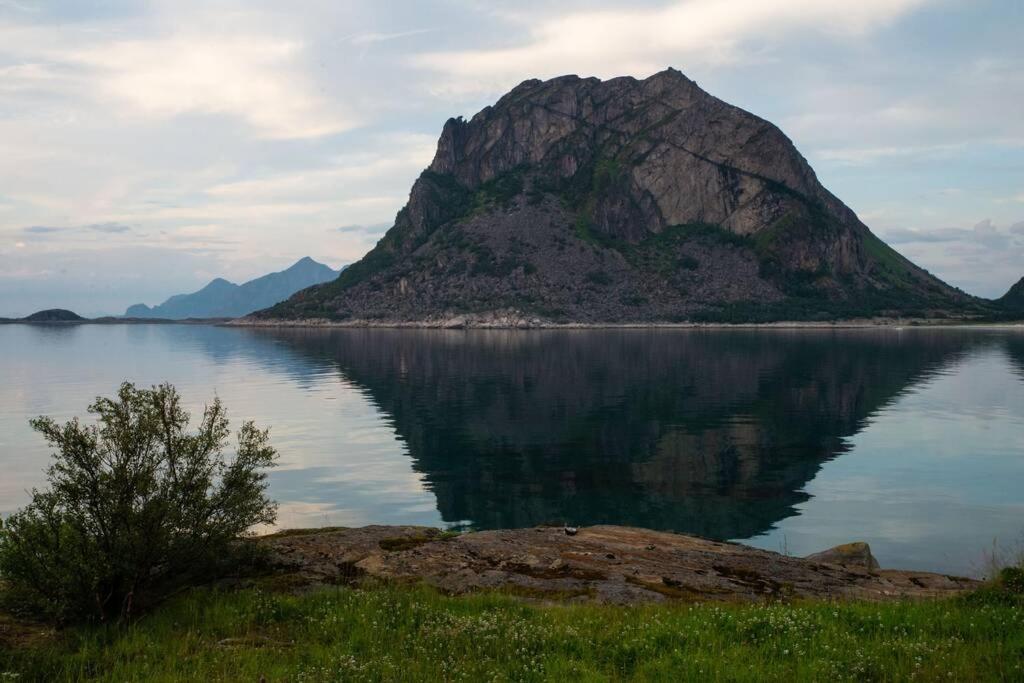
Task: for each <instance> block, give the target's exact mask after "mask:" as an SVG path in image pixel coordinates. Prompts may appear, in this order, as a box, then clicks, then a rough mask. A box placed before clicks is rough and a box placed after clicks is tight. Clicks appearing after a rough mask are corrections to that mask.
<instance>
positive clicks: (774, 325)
mask: <svg viewBox="0 0 1024 683" xmlns="http://www.w3.org/2000/svg"><path fill="white" fill-rule="evenodd" d="M223 324H225V325H228V326H232V327H272V328H273V327H319V328H382V329H403V328H404V329H441V330H463V329H482V330H523V329H528V330H529V329H557V330H605V329H864V328H879V327H885V328H894V327H927V328H930V329H940V328H963V327H970V328H971V329H1013V328H1022V327H1024V323H1022V322H986V321H978V320H972V319H970V318H963V319H950V318H854V319H837V320H825V321H800V320H795V321H777V322H763V323H707V322H675V323H673V322H635V323H616V322H609V323H588V322H554V321H551V320H547V319H543V318H539V317H535V316H529V315H519V314H516V313H479V314H466V315H452V316H437V317H432V318H425V319H422V320H408V321H393V320H379V319H362V318H350V319H346V320H333V319H329V318H295V319H286V318H280V319H277V318H255V317H252V316H250V317H245V318H237V319H235V320H231V321H227V322H225V323H223Z"/></svg>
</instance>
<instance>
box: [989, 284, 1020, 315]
mask: <svg viewBox="0 0 1024 683" xmlns="http://www.w3.org/2000/svg"><path fill="white" fill-rule="evenodd" d="M996 303H998V304H999V306H1000V307H1001V308H1002V309H1003V310H1005V311H1008V312H1011V313H1024V277H1022V278H1021V279H1020V280H1018V281H1017V284H1015V285H1014V286H1013V287H1010V291H1008V292H1007V293H1006V294H1004V295H1003V296H1002V297H1000V298H999V299H997V300H996Z"/></svg>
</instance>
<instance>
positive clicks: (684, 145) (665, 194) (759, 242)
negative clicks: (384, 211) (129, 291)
mask: <svg viewBox="0 0 1024 683" xmlns="http://www.w3.org/2000/svg"><path fill="white" fill-rule="evenodd" d="M989 308H991V302H986V301H983V300H980V299H975V298H973V297H970V296H968V295H966V294H964V293H963V292H961V291H959V290H957V289H954V288H952V287H950V286H949V285H946V284H945V283H943V282H942V281H940V280H938V279H937V278H935V277H933V276H932V275H930V274H929V273H927V272H926V271H924V270H922V269H921V268H918V267H917V266H915V265H914V264H913V263H911V262H910V261H908V260H907V259H906V258H904V257H903V256H901V255H900V254H898V253H897V252H896V251H894V250H893V249H891V248H890V247H889V246H888V245H886V244H885V243H884V242H882V241H881V240H880V239H879V238H877V237H876V236H875V235H874V234H872V232H871V231H870V230H869V229H868V228H867V226H865V225H864V224H863V223H862V222H861V221H860V220H859V219H858V218H857V216H856V215H855V214H854V212H853V211H851V210H850V209H849V208H847V207H846V206H845V205H844V204H843V203H842V202H841V201H840V200H839V199H837V198H836V197H835V196H833V195H832V194H831V193H830V192H829V191H828V190H826V189H825V188H824V187H823V186H822V185H821V183H820V182H819V181H818V179H817V177H816V176H815V174H814V171H813V170H812V169H811V167H810V166H809V165H808V163H807V161H806V160H805V159H804V158H803V157H802V156H801V155H800V153H799V152H798V151H797V150H796V148H795V147H794V146H793V143H792V142H791V141H790V140H789V138H787V137H786V136H785V135H784V134H783V133H782V131H780V130H779V129H778V128H777V127H775V126H774V125H772V124H771V123H769V122H768V121H765V120H764V119H761V118H758V117H757V116H754V115H753V114H750V113H748V112H746V111H743V110H742V109H739V108H737V107H734V106H731V105H729V104H726V103H725V102H722V101H721V100H718V99H716V98H715V97H712V96H711V95H709V94H708V93H706V92H704V91H703V90H701V89H700V88H699V87H698V86H697V84H696V83H694V82H693V81H691V80H689V79H688V78H686V77H685V76H684V75H683V74H682V73H680V72H678V71H676V70H673V69H668V70H666V71H663V72H661V73H658V74H655V75H653V76H651V77H649V78H647V79H644V80H636V79H634V78H615V79H611V80H607V81H601V80H598V79H596V78H578V77H576V76H564V77H560V78H555V79H552V80H548V81H539V80H530V81H526V82H524V83H522V84H520V85H519V86H517V87H516V88H515V89H513V90H512V91H511V92H509V93H508V94H507V95H505V96H504V97H502V98H501V99H500V100H499V101H498V102H497V103H496V104H495V105H494V106H490V107H486V108H484V109H483V110H482V111H480V112H479V113H478V114H476V115H475V116H474V117H473V118H472V119H471V120H469V121H465V120H463V119H461V118H458V119H450V120H449V121H448V122H447V123H446V124H445V126H444V130H443V132H442V133H441V138H440V140H439V142H438V146H437V153H436V155H435V157H434V160H433V162H432V163H431V164H430V166H429V168H427V169H426V170H425V171H424V172H423V173H422V174H421V175H420V177H419V178H418V179H417V180H416V182H415V183H414V185H413V187H412V191H411V193H410V197H409V201H408V204H407V205H406V206H405V208H403V209H402V210H401V211H400V212H399V213H398V215H397V217H396V220H395V224H394V226H393V227H392V228H391V229H390V230H389V231H388V232H387V233H386V234H385V235H384V237H383V238H382V239H381V240H380V242H379V243H378V244H377V246H376V247H375V248H374V249H373V250H372V251H370V252H369V253H368V254H367V255H366V256H365V257H364V258H363V259H362V260H361V261H359V262H357V263H355V264H353V265H352V266H351V267H350V268H349V269H348V270H347V271H345V273H343V274H342V275H341V277H339V278H338V279H337V280H335V281H333V282H331V283H328V284H325V285H321V286H318V287H315V288H312V289H308V290H305V291H303V292H300V293H299V294H297V295H295V296H293V297H292V298H291V299H289V300H288V301H287V302H284V303H281V304H279V305H277V306H274V307H273V308H271V309H270V310H268V311H263V312H260V313H259V314H258V315H257V316H256V317H257V318H263V319H275V318H277V319H280V318H285V319H309V318H325V319H333V320H339V321H346V320H347V321H350V322H352V323H359V322H365V321H382V322H405V321H420V322H433V323H439V324H444V323H445V322H446V321H448V322H453V321H458V320H462V321H463V322H465V323H466V324H474V323H478V324H488V322H491V323H493V322H497V323H498V324H502V323H504V324H517V322H518V323H521V322H522V321H523V319H528V320H530V319H536V320H537V321H541V322H544V321H548V322H592V323H600V322H657V321H685V320H692V321H702V320H720V321H748V320H777V319H790V320H792V319H832V318H843V317H857V316H872V315H883V314H898V315H921V316H927V315H936V316H948V315H956V316H965V315H975V314H981V313H983V312H984V311H986V310H988V309H989Z"/></svg>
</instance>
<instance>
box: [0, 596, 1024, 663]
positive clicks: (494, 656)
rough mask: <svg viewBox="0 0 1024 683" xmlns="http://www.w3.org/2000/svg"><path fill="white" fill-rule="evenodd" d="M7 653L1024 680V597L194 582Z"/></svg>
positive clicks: (47, 659) (69, 659) (36, 657)
mask: <svg viewBox="0 0 1024 683" xmlns="http://www.w3.org/2000/svg"><path fill="white" fill-rule="evenodd" d="M0 643H2V641H0ZM2 647H3V646H2V644H0V681H6V680H48V681H50V680H56V681H61V680H84V679H87V680H99V681H127V680H146V681H177V680H205V681H220V680H251V681H257V680H261V677H264V678H265V680H267V681H281V680H288V681H337V680H367V681H376V680H409V681H420V680H424V681H426V680H430V681H433V680H468V681H491V680H499V681H506V680H507V681H543V680H593V681H607V680H627V679H633V680H666V681H668V680H671V681H677V680H701V681H706V680H710V681H714V680H730V681H761V680H780V681H783V680H784V681H811V680H830V681H831V680H858V681H863V680H911V679H918V680H958V681H963V680H972V681H983V680H1022V679H1024V604H1022V603H1021V601H1020V598H1019V597H1016V596H1012V595H1010V594H1009V593H997V594H993V595H988V594H976V595H975V596H971V597H968V598H962V599H956V600H950V601H942V602H939V601H935V602H916V603H910V602H904V603H892V604H884V605H876V604H865V603H851V604H830V603H808V604H792V605H787V604H781V603H776V604H770V605H766V606H749V605H725V606H723V605H699V604H684V603H680V602H675V603H672V604H667V605H660V606H652V605H648V606H639V607H617V606H596V605H548V606H544V605H537V604H528V603H524V602H522V601H520V600H517V599H515V598H514V597H512V596H509V595H501V594H494V593H491V594H481V595H475V596H469V597H446V596H443V595H440V594H438V593H437V592H435V591H432V590H430V589H427V588H424V587H404V588H403V587H386V586H385V587H378V588H370V589H351V588H329V589H323V590H320V591H316V592H312V593H305V594H302V595H292V594H283V593H269V592H263V591H260V590H255V589H247V590H241V591H231V592H225V591H215V590H211V589H199V590H195V591H192V592H190V593H188V594H186V595H182V596H180V597H178V598H177V599H175V600H173V601H172V602H169V603H167V604H165V605H164V606H163V607H162V608H160V609H159V610H157V611H156V612H154V613H153V614H150V615H149V616H147V617H144V618H143V619H141V620H140V621H138V622H136V623H135V624H133V625H131V626H129V627H116V626H108V627H80V628H76V629H70V630H67V631H64V632H62V633H61V634H59V635H58V636H56V637H54V638H52V639H50V640H43V641H42V642H36V643H34V644H29V645H26V644H24V643H22V644H21V645H20V646H19V647H17V648H12V649H7V650H4V649H2Z"/></svg>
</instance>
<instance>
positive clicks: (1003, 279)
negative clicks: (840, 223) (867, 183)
mask: <svg viewBox="0 0 1024 683" xmlns="http://www.w3.org/2000/svg"><path fill="white" fill-rule="evenodd" d="M879 235H880V236H881V237H882V238H883V239H885V241H886V242H888V243H890V244H892V245H894V246H896V247H898V249H899V251H900V252H901V253H903V254H904V255H905V256H907V257H908V258H910V259H911V260H912V261H914V262H915V263H917V264H918V265H921V266H924V267H926V268H928V269H929V270H930V271H932V272H933V273H935V274H937V275H939V276H940V277H941V278H943V279H944V280H946V281H947V282H949V283H950V284H953V285H956V286H958V287H960V288H961V289H964V290H965V291H967V292H970V293H971V294H976V295H979V296H988V297H993V298H995V297H999V296H1002V294H1003V292H1005V291H1006V289H1007V287H1009V286H1010V284H1012V283H1014V282H1016V281H1017V280H1018V279H1019V278H1020V276H1021V274H1022V265H1021V264H1024V222H1021V223H1015V224H1013V225H1011V226H1009V227H1007V228H1004V227H1003V226H1001V225H998V224H996V223H994V222H993V221H992V220H991V219H988V218H986V219H984V220H982V221H979V222H977V223H976V224H975V225H974V226H973V227H971V228H954V227H949V228H937V229H930V230H915V229H907V228H897V229H889V230H880V231H879ZM1007 283H1009V284H1007Z"/></svg>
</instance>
